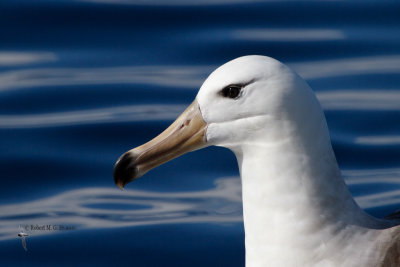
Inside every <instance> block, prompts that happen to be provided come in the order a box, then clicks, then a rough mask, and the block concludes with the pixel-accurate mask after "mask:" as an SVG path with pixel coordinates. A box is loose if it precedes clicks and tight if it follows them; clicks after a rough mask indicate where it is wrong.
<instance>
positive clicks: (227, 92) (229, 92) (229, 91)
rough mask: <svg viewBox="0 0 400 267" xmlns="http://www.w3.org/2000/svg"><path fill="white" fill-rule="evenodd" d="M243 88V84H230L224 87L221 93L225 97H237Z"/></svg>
mask: <svg viewBox="0 0 400 267" xmlns="http://www.w3.org/2000/svg"><path fill="white" fill-rule="evenodd" d="M241 90H242V86H239V85H229V86H227V87H225V88H224V89H222V91H221V95H222V96H223V97H229V98H236V97H238V96H239V94H240V91H241Z"/></svg>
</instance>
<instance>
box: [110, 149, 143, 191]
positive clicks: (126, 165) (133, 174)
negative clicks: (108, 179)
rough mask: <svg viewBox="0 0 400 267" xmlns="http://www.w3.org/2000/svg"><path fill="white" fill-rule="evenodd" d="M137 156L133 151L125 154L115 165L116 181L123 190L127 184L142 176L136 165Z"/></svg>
mask: <svg viewBox="0 0 400 267" xmlns="http://www.w3.org/2000/svg"><path fill="white" fill-rule="evenodd" d="M136 158H137V157H136V156H135V155H134V154H133V153H131V152H126V153H125V154H123V155H122V156H121V157H120V158H119V159H118V161H117V162H116V163H115V166H114V182H115V184H116V185H117V186H118V187H119V188H120V189H121V190H123V189H124V187H125V185H126V184H127V183H129V182H131V181H133V180H135V179H137V178H139V177H140V171H139V168H138V167H137V165H136Z"/></svg>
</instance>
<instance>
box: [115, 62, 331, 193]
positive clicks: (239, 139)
mask: <svg viewBox="0 0 400 267" xmlns="http://www.w3.org/2000/svg"><path fill="white" fill-rule="evenodd" d="M321 130H322V132H321ZM313 135H323V138H322V139H328V140H329V135H328V131H327V127H326V124H325V118H324V116H323V113H322V110H321V108H320V105H319V103H318V101H317V100H316V98H315V95H314V94H313V93H312V91H311V89H310V88H309V86H308V85H307V83H306V82H305V81H304V80H303V79H301V78H300V77H299V76H298V75H297V74H296V73H294V72H293V71H292V70H291V69H290V68H288V67H287V66H285V65H284V64H282V63H280V62H279V61H277V60H275V59H272V58H269V57H265V56H244V57H240V58H237V59H234V60H232V61H230V62H228V63H226V64H224V65H222V66H221V67H219V68H218V69H216V70H215V71H214V72H213V73H211V75H210V76H209V77H208V78H207V80H206V81H205V82H204V84H203V85H202V86H201V88H200V91H199V93H198V95H197V97H196V100H195V101H194V102H193V103H192V105H190V107H189V108H188V109H187V110H186V111H185V112H184V113H183V114H182V115H181V116H180V117H179V118H178V119H177V120H176V121H175V122H174V123H173V124H172V125H171V126H170V127H169V128H168V129H167V130H166V131H165V132H163V133H162V134H160V135H159V136H158V137H156V138H155V139H153V140H152V141H150V142H148V143H146V144H144V145H142V146H140V147H138V148H135V149H132V150H130V151H128V152H127V153H125V154H124V155H123V156H122V157H121V158H120V160H119V161H118V163H117V164H116V168H115V169H114V170H115V172H114V178H115V181H116V183H117V184H118V185H119V186H120V187H122V186H124V185H125V184H126V183H127V182H129V181H131V180H133V179H136V178H138V177H140V176H141V175H143V174H144V173H145V172H147V171H148V170H150V169H152V168H154V167H156V166H158V165H160V164H162V163H164V162H166V161H168V160H171V159H173V158H175V157H177V156H180V155H182V154H183V153H185V152H189V151H193V150H196V149H199V148H202V147H205V146H209V145H217V146H224V147H227V148H230V149H231V150H233V151H234V152H235V153H236V152H238V151H240V150H241V149H242V148H243V146H245V145H258V146H259V145H263V146H264V145H271V144H272V145H273V144H276V143H280V142H284V141H285V140H289V139H290V140H292V141H293V140H299V142H292V143H293V144H294V145H293V144H291V148H292V149H297V148H299V149H300V148H301V147H303V148H304V147H305V146H307V144H304V140H303V139H307V140H315V139H314V138H313V137H314V136H313ZM304 136H307V138H303V137H304ZM326 136H327V137H326ZM307 140H306V141H307ZM236 154H237V153H236Z"/></svg>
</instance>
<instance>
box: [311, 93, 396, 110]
mask: <svg viewBox="0 0 400 267" xmlns="http://www.w3.org/2000/svg"><path fill="white" fill-rule="evenodd" d="M316 94H317V97H318V99H319V101H320V102H321V105H322V107H323V109H325V110H375V111H378V110H381V111H385V110H386V111H387V110H400V104H399V103H400V90H379V89H370V90H360V89H357V90H351V89H347V90H343V89H336V90H329V91H328V90H327V91H321V92H316Z"/></svg>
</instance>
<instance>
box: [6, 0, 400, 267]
mask: <svg viewBox="0 0 400 267" xmlns="http://www.w3.org/2000/svg"><path fill="white" fill-rule="evenodd" d="M399 14H400V2H399V1H381V0H376V1H372V0H368V1H327V2H317V1H261V0H260V1H244V0H235V1H228V0H207V1H200V0H195V1H191V2H189V1H183V0H170V1H168V0H166V1H161V0H159V1H158V0H150V1H148V2H145V1H129V0H116V1H112V0H87V1H85V0H76V1H66V0H64V1H50V0H48V1H45V0H40V1H39V0H37V1H28V0H25V1H13V0H3V1H1V2H0V148H1V149H0V177H1V187H0V264H1V265H15V266H22V265H36V266H43V265H47V266H51V265H57V266H61V265H66V266H72V265H88V264H90V265H97V266H102V265H105V266H111V265H112V266H123V265H125V266H126V265H131V266H188V265H190V266H244V231H243V222H242V217H241V214H242V210H241V195H240V194H241V193H240V180H239V177H238V167H237V164H236V160H235V158H234V156H233V154H232V153H231V152H230V151H228V150H226V149H222V148H215V147H211V148H207V149H204V150H200V151H196V152H194V153H189V154H187V155H185V156H183V157H180V158H178V159H176V160H174V161H172V162H169V163H168V164H165V165H163V166H161V167H159V168H157V169H155V170H153V171H151V172H149V173H148V174H147V175H146V176H145V177H143V178H141V179H139V180H137V181H135V182H133V183H131V184H129V185H128V186H127V189H126V190H125V191H124V192H121V191H119V190H118V189H117V188H116V187H115V186H114V182H113V177H112V172H113V165H114V162H115V161H116V159H117V158H118V157H119V156H120V155H121V154H122V153H123V152H124V151H126V150H128V149H130V148H132V147H135V146H137V145H140V144H142V143H143V142H146V141H147V140H149V139H150V138H152V137H154V136H155V135H157V134H158V133H160V132H161V131H162V130H163V129H165V128H166V127H167V126H168V125H169V124H170V123H171V122H172V121H173V120H174V118H176V116H177V115H178V114H180V113H181V112H182V111H183V110H184V109H185V107H186V106H187V105H189V104H190V103H191V102H192V100H193V99H194V98H195V96H196V93H197V90H198V88H199V87H200V86H201V84H202V81H203V80H204V79H205V78H206V77H207V76H208V74H209V73H210V72H211V71H212V70H213V69H215V68H216V67H217V66H219V65H221V64H223V63H224V62H226V61H228V60H231V59H233V58H236V57H238V56H242V55H247V54H263V55H268V56H271V57H274V58H277V59H279V60H280V61H282V62H284V63H286V64H288V65H289V66H291V67H292V68H293V69H295V70H296V71H297V72H298V73H299V74H300V75H301V76H303V77H304V78H305V79H306V80H307V82H308V83H309V84H310V85H311V87H312V88H313V89H314V90H315V92H316V94H317V96H318V98H319V99H320V101H321V104H322V107H323V108H324V111H325V114H326V117H327V121H328V125H329V129H330V133H331V137H332V142H333V147H334V150H335V153H336V156H337V160H338V162H339V165H340V167H341V169H342V171H343V175H344V177H345V179H346V182H347V183H348V185H349V187H350V190H351V192H352V194H353V195H354V196H355V197H356V201H357V202H358V203H359V204H360V206H361V207H363V208H364V209H365V210H366V211H367V212H369V213H371V214H373V215H375V216H378V217H383V216H385V215H387V214H389V213H391V212H394V211H395V210H397V209H399V208H400V15H399ZM20 226H21V227H22V228H24V229H26V230H25V231H26V232H27V233H28V234H29V236H28V238H27V248H28V251H27V252H25V251H24V249H23V247H22V245H21V240H20V239H19V238H18V237H17V234H18V232H19V230H20V229H19V227H20ZM42 226H43V227H44V229H41V227H42ZM47 226H50V227H51V229H46V227H47ZM62 227H64V230H61V228H62Z"/></svg>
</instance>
